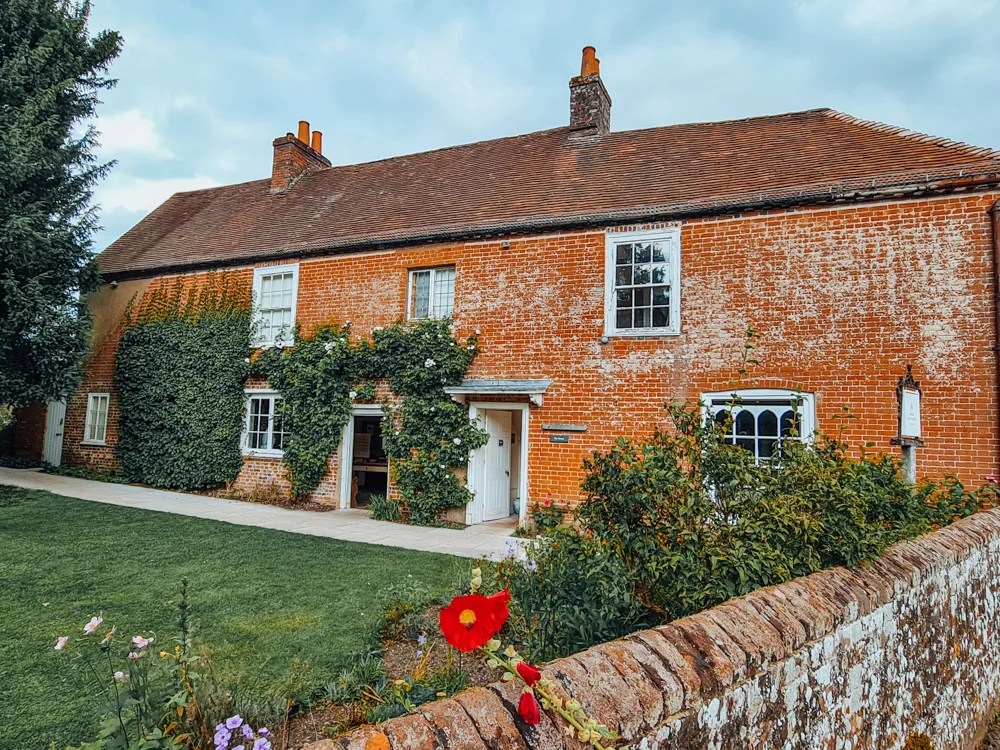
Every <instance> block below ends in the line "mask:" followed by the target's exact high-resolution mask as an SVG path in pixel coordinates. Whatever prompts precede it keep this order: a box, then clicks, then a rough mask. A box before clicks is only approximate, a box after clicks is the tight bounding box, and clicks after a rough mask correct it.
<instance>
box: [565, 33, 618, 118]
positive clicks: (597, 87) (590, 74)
mask: <svg viewBox="0 0 1000 750" xmlns="http://www.w3.org/2000/svg"><path fill="white" fill-rule="evenodd" d="M569 128H570V130H572V131H575V132H576V134H578V135H603V134H604V133H607V132H608V131H609V130H611V97H610V96H609V95H608V90H607V89H606V88H604V84H603V83H602V82H601V61H600V60H598V59H597V53H596V50H594V48H593V47H584V48H583V63H582V64H581V65H580V75H578V76H577V77H576V78H571V79H570V80H569Z"/></svg>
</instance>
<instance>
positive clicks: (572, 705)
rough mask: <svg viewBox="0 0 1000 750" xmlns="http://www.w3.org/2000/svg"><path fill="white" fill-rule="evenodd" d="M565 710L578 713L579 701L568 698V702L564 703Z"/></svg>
mask: <svg viewBox="0 0 1000 750" xmlns="http://www.w3.org/2000/svg"><path fill="white" fill-rule="evenodd" d="M566 710H567V711H579V710H580V701H577V700H574V699H572V698H570V699H569V700H568V701H566Z"/></svg>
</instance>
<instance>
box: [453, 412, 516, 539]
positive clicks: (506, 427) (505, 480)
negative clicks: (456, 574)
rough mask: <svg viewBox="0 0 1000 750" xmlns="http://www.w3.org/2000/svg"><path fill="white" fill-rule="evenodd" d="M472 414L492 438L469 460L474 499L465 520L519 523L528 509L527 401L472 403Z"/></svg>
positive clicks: (469, 522)
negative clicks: (522, 402)
mask: <svg viewBox="0 0 1000 750" xmlns="http://www.w3.org/2000/svg"><path fill="white" fill-rule="evenodd" d="M469 415H470V417H471V418H472V419H475V420H477V421H478V422H479V424H480V426H481V427H482V428H483V429H484V430H486V431H487V432H488V433H489V440H488V442H487V443H486V445H484V446H483V447H481V448H478V449H477V450H476V451H475V452H474V453H473V455H472V460H471V461H470V463H469V488H470V489H471V490H472V492H473V495H474V499H473V501H472V502H471V503H469V505H468V508H467V511H466V523H468V524H476V523H484V522H487V521H499V520H502V519H510V521H511V523H518V522H520V521H521V520H523V519H524V518H525V517H526V512H527V494H528V493H527V490H528V476H527V461H528V450H527V449H528V446H527V440H526V437H527V434H528V430H527V421H528V405H527V404H472V405H471V406H470V409H469Z"/></svg>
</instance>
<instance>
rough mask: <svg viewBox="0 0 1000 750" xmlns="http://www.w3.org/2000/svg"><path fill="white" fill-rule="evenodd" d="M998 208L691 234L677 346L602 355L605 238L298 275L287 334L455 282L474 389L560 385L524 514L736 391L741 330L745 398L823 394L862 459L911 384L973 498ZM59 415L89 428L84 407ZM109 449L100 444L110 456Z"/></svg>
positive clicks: (520, 242) (368, 316)
mask: <svg viewBox="0 0 1000 750" xmlns="http://www.w3.org/2000/svg"><path fill="white" fill-rule="evenodd" d="M998 197H1000V195H997V194H992V195H984V194H979V195H968V196H958V197H954V196H953V197H944V198H927V199H917V200H911V201H899V202H891V203H889V202H887V203H879V204H870V205H860V206H846V207H834V208H820V209H812V210H797V211H788V212H774V213H769V214H762V215H754V216H744V217H733V218H723V219H704V220H696V221H690V222H687V223H685V224H684V225H683V228H682V234H681V266H682V270H681V274H682V282H681V286H682V300H681V326H682V331H681V334H680V335H678V336H670V337H656V338H649V339H640V340H636V339H612V340H611V341H610V342H609V343H607V344H602V343H601V336H602V335H603V332H604V320H603V315H604V247H605V240H604V237H605V233H604V231H603V230H591V231H581V232H575V233H567V234H559V235H547V236H538V237H530V238H522V239H511V240H510V241H509V243H510V245H509V247H507V248H504V247H502V244H501V242H500V241H490V242H472V243H461V244H455V245H437V246H427V247H420V248H412V249H404V250H399V251H384V252H372V253H364V254H354V255H348V256H335V257H327V258H318V259H310V260H303V261H302V262H301V264H300V274H299V291H298V320H299V322H300V323H301V324H302V325H303V327H304V328H305V329H306V330H308V329H309V328H311V327H313V326H315V325H318V324H322V323H328V322H343V321H345V320H349V321H351V323H352V326H353V332H354V334H355V336H358V337H367V336H368V335H369V333H370V331H371V329H372V328H373V327H375V326H385V325H389V324H391V323H392V322H394V321H395V320H397V319H398V318H400V317H401V316H402V315H403V314H404V311H405V310H404V308H405V300H406V280H407V273H406V272H407V269H408V268H415V267H425V266H433V265H439V264H454V265H455V266H456V268H457V274H456V282H455V325H456V329H457V334H458V335H459V336H465V335H468V334H470V333H472V332H473V331H475V330H479V331H480V344H481V348H482V354H481V355H480V356H479V357H478V359H477V360H476V362H475V363H474V365H473V369H472V371H471V372H470V377H475V378H516V379H535V378H548V379H550V380H552V386H551V388H550V389H549V392H548V393H547V394H546V396H545V401H544V404H543V406H542V407H540V408H533V409H532V413H531V421H530V425H531V427H530V431H529V434H528V440H529V468H528V472H529V482H530V485H529V495H530V497H532V498H535V499H538V498H543V497H548V496H551V497H552V498H553V499H554V500H556V501H565V502H572V501H575V500H576V499H578V497H579V489H578V487H579V481H580V479H581V469H580V465H581V461H582V460H583V458H584V457H586V456H588V455H589V454H590V453H591V451H593V450H595V449H602V448H605V447H607V446H608V445H609V444H610V442H611V441H612V440H613V439H614V438H616V437H618V436H620V435H630V436H638V435H642V434H646V433H647V432H648V431H649V430H650V427H651V425H652V424H654V423H656V422H660V421H662V420H663V417H664V412H663V409H662V407H663V404H664V403H665V402H667V401H669V400H671V399H689V400H696V399H697V398H698V397H699V396H700V394H701V393H704V392H709V391H718V390H728V389H730V388H731V381H732V379H733V378H734V376H735V374H736V370H737V369H738V367H739V362H740V352H741V350H742V347H743V344H744V332H745V330H746V327H747V324H748V323H750V322H752V323H753V325H754V326H755V327H756V328H757V330H758V331H759V341H758V343H759V346H760V348H759V349H758V350H757V352H756V353H755V356H756V358H757V359H758V360H759V362H760V364H759V365H758V366H757V367H755V368H753V369H752V371H751V373H750V376H749V377H748V378H746V379H745V380H744V382H743V387H784V388H793V389H794V388H801V389H802V390H803V391H808V392H812V393H814V394H815V395H816V412H817V426H818V427H819V428H820V429H821V430H823V431H826V432H828V433H837V432H838V431H839V429H840V426H841V424H842V423H841V422H838V421H837V420H836V419H835V417H837V416H838V415H841V414H843V407H850V408H851V410H852V413H853V415H854V416H855V417H856V419H854V420H852V421H850V422H849V423H847V426H846V429H845V433H844V435H845V437H846V438H847V439H848V440H850V441H851V442H852V443H853V444H854V445H860V444H862V443H863V442H865V441H871V442H872V443H874V446H873V449H874V450H877V451H887V452H892V451H896V450H898V449H894V448H892V447H891V446H890V444H889V440H890V438H892V437H893V436H894V435H895V433H896V413H897V411H896V408H897V407H896V401H895V390H894V389H895V385H896V381H897V379H898V377H899V376H900V375H902V374H903V373H904V372H905V369H906V365H908V364H911V365H913V373H914V376H915V377H916V378H917V379H918V380H919V381H921V383H922V386H923V391H924V399H923V427H924V439H925V440H926V441H927V447H926V448H923V449H920V451H919V454H918V471H919V473H920V474H941V473H943V472H946V471H953V472H955V473H957V474H958V475H959V476H960V477H961V478H962V479H963V480H965V481H967V482H978V480H979V478H980V476H981V475H982V474H986V473H995V472H996V471H997V470H998V459H997V456H998V451H1000V443H998V437H997V431H998V428H997V424H998V414H997V385H996V383H997V374H996V362H995V357H994V353H993V351H992V348H991V347H992V346H993V344H994V323H993V315H994V308H993V301H992V294H993V288H992V277H991V273H992V265H991V263H992V260H991V258H992V255H991V252H992V251H991V246H990V228H989V221H988V215H987V213H986V212H987V209H988V208H989V206H990V205H991V204H992V202H993V201H995V200H996V199H997V198H998ZM244 272H245V273H246V274H249V273H250V271H249V269H247V270H245V271H244ZM112 363H113V357H112V356H111V355H110V354H108V353H106V352H105V351H104V350H103V349H102V350H101V351H99V352H98V354H97V356H95V358H94V360H93V361H92V364H91V365H90V367H89V368H88V381H87V387H89V389H90V390H97V388H95V387H93V385H94V384H95V383H99V384H100V383H104V382H105V379H108V380H110V374H111V372H110V369H109V365H110V364H112ZM102 388H103V386H102ZM104 389H105V390H111V389H109V388H104ZM84 390H86V389H84ZM112 393H113V391H112ZM112 405H113V406H114V398H112ZM70 413H71V414H80V413H82V412H80V407H79V405H78V404H77V403H76V402H74V403H73V404H71V406H70ZM549 423H559V424H566V423H569V424H581V425H586V426H587V430H586V432H583V433H574V434H573V435H572V436H571V437H570V442H569V443H566V444H556V443H550V442H548V434H547V433H543V432H542V430H541V426H542V425H543V424H549ZM79 429H80V430H81V431H82V421H81V422H80V423H79ZM71 432H72V428H71V427H70V422H69V417H68V419H67V437H69V435H70V434H71ZM113 433H114V430H113V427H111V426H109V443H111V442H112V438H113ZM70 442H72V441H71V440H69V439H68V440H67V445H69V443H70ZM64 455H65V456H66V460H67V462H73V461H76V462H82V461H89V460H93V459H94V458H95V457H96V456H93V455H85V454H84V452H83V451H82V450H80V449H79V447H78V446H77V447H76V448H74V449H73V450H72V451H66V452H65V453H64ZM273 463H275V464H276V463H277V462H273ZM255 474H260V471H259V470H257V469H255ZM240 481H241V482H242V481H243V478H242V477H241V480H240ZM333 486H334V487H335V482H334V484H333ZM334 491H335V490H334Z"/></svg>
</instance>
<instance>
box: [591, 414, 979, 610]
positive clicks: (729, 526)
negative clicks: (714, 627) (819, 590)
mask: <svg viewBox="0 0 1000 750" xmlns="http://www.w3.org/2000/svg"><path fill="white" fill-rule="evenodd" d="M669 414H670V417H671V420H672V422H673V429H671V430H657V431H656V432H655V434H654V435H653V436H652V438H651V439H650V440H649V441H648V442H646V443H644V444H636V443H634V442H631V441H628V440H624V439H622V440H619V441H618V442H617V443H616V444H615V445H614V446H613V447H612V448H611V449H610V450H609V451H606V452H595V453H594V454H593V457H592V458H591V459H588V460H587V461H586V462H585V468H586V471H587V476H586V478H585V479H584V482H583V489H584V491H585V493H586V499H585V501H584V503H583V504H582V505H581V507H580V508H579V510H578V512H577V521H578V523H579V524H580V525H581V526H582V527H583V528H584V529H586V530H587V532H588V533H590V534H592V535H593V537H594V539H595V540H596V541H598V542H600V544H601V545H602V546H603V547H606V549H607V550H608V551H609V552H610V553H611V554H612V555H614V556H615V557H616V558H617V559H618V560H620V561H621V562H622V564H624V566H625V567H626V569H627V570H628V571H629V575H630V576H631V578H632V582H633V590H634V593H635V595H636V597H637V598H638V599H639V600H640V601H642V602H643V603H644V604H645V605H646V606H647V607H649V608H650V609H652V610H654V611H656V612H658V613H659V614H660V615H661V616H662V617H664V618H674V617H681V616H684V615H688V614H691V613H693V612H697V611H700V610H702V609H705V608H707V607H711V606H714V605H716V604H718V603H720V602H722V601H725V600H726V599H729V598H731V597H734V596H740V595H742V594H745V593H747V592H749V591H752V590H754V589H757V588H760V587H762V586H769V585H773V584H777V583H781V582H783V581H787V580H790V579H792V578H795V577H798V576H802V575H807V574H809V573H812V572H815V571H817V570H820V569H821V568H825V567H829V566H834V565H848V566H852V565H859V564H861V563H864V562H867V561H870V560H873V559H874V558H876V557H878V556H879V555H881V554H882V553H883V552H884V551H885V550H886V548H887V547H888V546H889V545H891V544H893V543H895V542H897V541H900V540H902V539H909V538H913V537H915V536H917V535H919V534H923V533H925V532H927V531H930V530H932V529H934V528H937V527H940V526H942V525H945V524H947V523H950V522H951V521H953V520H954V519H956V518H960V517H964V516H967V515H970V514H971V513H973V512H975V511H976V510H978V509H980V508H982V507H983V505H984V502H985V501H986V500H987V498H988V497H990V496H992V495H993V493H994V489H993V488H992V486H988V487H984V488H980V489H979V490H976V491H974V492H969V491H966V490H965V488H964V487H963V486H962V484H961V483H960V482H959V481H958V480H957V479H955V478H947V479H946V480H945V481H944V482H942V483H934V482H930V481H927V482H923V483H921V484H920V485H918V486H916V487H914V486H911V485H908V484H906V483H905V482H904V481H903V480H902V478H901V474H900V470H899V463H898V461H896V460H895V459H893V458H891V457H889V456H884V455H881V456H872V455H868V454H866V453H863V452H862V454H861V455H860V457H859V458H857V459H851V458H849V457H848V446H847V445H846V444H844V443H843V442H840V441H838V440H834V439H831V438H828V437H823V436H817V438H816V441H815V444H814V445H813V446H806V445H804V444H802V443H801V442H799V441H795V440H786V441H785V442H784V443H783V445H782V447H781V453H780V458H779V459H778V460H776V461H773V462H761V463H760V464H758V463H756V462H755V460H754V458H753V456H752V455H751V454H749V453H748V452H747V451H745V450H743V449H741V448H739V447H738V446H733V445H728V444H726V442H725V437H724V429H725V428H724V426H722V425H718V424H715V423H714V422H712V423H708V424H706V423H705V421H704V420H703V418H702V415H701V411H700V409H698V408H697V407H689V406H684V405H671V406H670V407H669Z"/></svg>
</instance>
